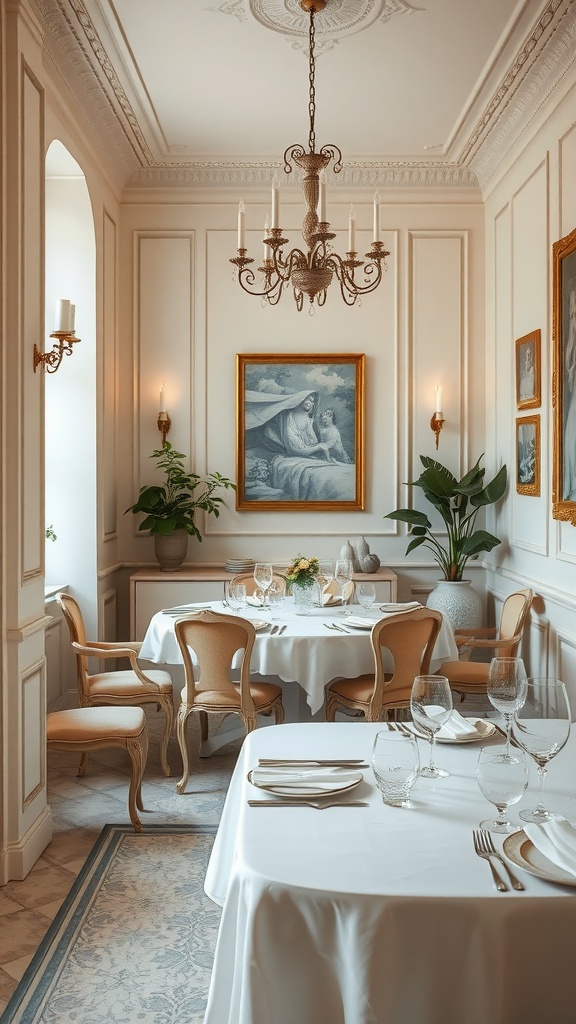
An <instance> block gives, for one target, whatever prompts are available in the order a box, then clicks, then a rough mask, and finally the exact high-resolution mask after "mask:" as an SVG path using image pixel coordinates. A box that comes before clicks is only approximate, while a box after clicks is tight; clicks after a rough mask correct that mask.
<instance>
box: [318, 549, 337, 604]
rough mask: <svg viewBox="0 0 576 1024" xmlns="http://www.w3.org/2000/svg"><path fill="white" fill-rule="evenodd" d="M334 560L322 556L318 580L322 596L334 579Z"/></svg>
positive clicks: (319, 563)
mask: <svg viewBox="0 0 576 1024" xmlns="http://www.w3.org/2000/svg"><path fill="white" fill-rule="evenodd" d="M334 568H335V566H334V561H333V559H331V558H321V559H320V561H319V562H318V575H317V577H316V581H317V583H318V586H319V587H320V593H321V595H322V597H323V596H324V592H325V591H326V589H327V587H329V586H330V584H331V583H332V580H333V579H334Z"/></svg>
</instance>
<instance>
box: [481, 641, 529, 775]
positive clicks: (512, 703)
mask: <svg viewBox="0 0 576 1024" xmlns="http://www.w3.org/2000/svg"><path fill="white" fill-rule="evenodd" d="M487 693H488V699H489V701H490V703H491V704H492V707H494V708H496V711H499V712H500V714H501V715H502V717H503V719H504V722H505V724H506V754H507V756H510V731H511V729H512V722H513V720H514V715H515V714H516V712H517V711H518V709H519V708H521V707H522V705H523V703H524V701H525V700H526V669H525V668H524V662H523V661H522V658H492V661H491V662H490V671H489V673H488V690H487Z"/></svg>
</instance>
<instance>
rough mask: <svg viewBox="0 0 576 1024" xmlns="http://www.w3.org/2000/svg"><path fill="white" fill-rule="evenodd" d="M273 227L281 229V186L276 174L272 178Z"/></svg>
mask: <svg viewBox="0 0 576 1024" xmlns="http://www.w3.org/2000/svg"><path fill="white" fill-rule="evenodd" d="M272 227H273V228H279V227H280V184H279V182H278V176H277V175H276V174H275V175H274V177H273V178H272Z"/></svg>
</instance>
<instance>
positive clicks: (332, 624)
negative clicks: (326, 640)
mask: <svg viewBox="0 0 576 1024" xmlns="http://www.w3.org/2000/svg"><path fill="white" fill-rule="evenodd" d="M324 625H325V626H326V629H335V630H337V631H338V633H346V634H348V630H347V629H344V628H343V627H342V626H337V625H336V623H335V622H325V623H324Z"/></svg>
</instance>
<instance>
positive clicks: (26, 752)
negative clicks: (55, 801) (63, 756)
mask: <svg viewBox="0 0 576 1024" xmlns="http://www.w3.org/2000/svg"><path fill="white" fill-rule="evenodd" d="M45 707H46V680H45V663H44V660H42V661H41V662H38V663H36V664H35V665H32V666H31V667H30V668H29V669H28V672H27V673H26V675H25V676H24V677H23V679H22V732H21V737H20V742H21V750H22V798H23V799H22V810H24V808H25V807H26V806H27V805H28V804H29V803H30V802H31V801H32V800H33V799H34V797H35V796H37V794H38V793H39V792H40V790H41V789H42V788H43V786H44V781H45V779H44V774H45V769H44V766H45V761H46V713H45Z"/></svg>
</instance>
